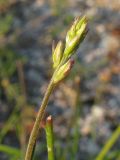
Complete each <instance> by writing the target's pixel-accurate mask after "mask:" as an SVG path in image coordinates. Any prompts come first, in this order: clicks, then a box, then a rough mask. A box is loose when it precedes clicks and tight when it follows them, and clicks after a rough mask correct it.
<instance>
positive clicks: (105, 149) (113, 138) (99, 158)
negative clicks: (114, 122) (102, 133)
mask: <svg viewBox="0 0 120 160" xmlns="http://www.w3.org/2000/svg"><path fill="white" fill-rule="evenodd" d="M119 136H120V126H118V127H117V129H116V130H115V131H114V133H113V134H112V136H111V138H110V139H109V140H108V142H107V143H106V144H105V146H104V147H103V149H102V151H101V152H100V153H99V155H98V156H97V158H96V159H95V160H103V158H104V157H105V155H106V154H107V152H108V151H109V150H110V149H111V147H112V146H113V145H114V143H115V142H116V140H117V139H118V137H119Z"/></svg>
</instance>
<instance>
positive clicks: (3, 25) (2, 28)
mask: <svg viewBox="0 0 120 160" xmlns="http://www.w3.org/2000/svg"><path fill="white" fill-rule="evenodd" d="M12 20H13V16H12V15H6V16H5V17H2V16H0V36H1V35H4V34H6V33H7V32H8V31H9V29H10V27H11V24H12Z"/></svg>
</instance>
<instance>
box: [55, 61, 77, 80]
mask: <svg viewBox="0 0 120 160" xmlns="http://www.w3.org/2000/svg"><path fill="white" fill-rule="evenodd" d="M73 62H74V61H73V60H71V59H69V60H68V61H67V62H66V63H65V64H63V65H62V66H61V67H60V68H59V70H57V72H56V73H55V74H54V78H53V81H54V83H58V82H60V81H61V80H62V79H64V78H65V77H66V76H67V75H68V73H69V72H70V70H71V68H72V66H73Z"/></svg>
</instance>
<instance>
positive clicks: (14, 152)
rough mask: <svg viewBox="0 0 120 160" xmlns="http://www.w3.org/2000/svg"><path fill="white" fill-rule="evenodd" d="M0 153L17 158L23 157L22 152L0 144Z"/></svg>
mask: <svg viewBox="0 0 120 160" xmlns="http://www.w3.org/2000/svg"><path fill="white" fill-rule="evenodd" d="M0 152H5V153H7V154H9V155H13V156H16V157H20V155H21V152H20V150H19V149H16V148H13V147H10V146H7V145H3V144H0Z"/></svg>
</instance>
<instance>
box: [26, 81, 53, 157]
mask: <svg viewBox="0 0 120 160" xmlns="http://www.w3.org/2000/svg"><path fill="white" fill-rule="evenodd" d="M54 87H55V85H54V83H53V81H52V80H51V81H50V83H49V85H48V88H47V91H46V93H45V96H44V98H43V101H42V104H41V106H40V109H39V111H38V114H37V117H36V121H35V123H34V126H33V129H32V132H31V135H30V138H29V142H28V147H27V151H26V155H25V160H31V159H32V154H33V149H34V146H35V142H36V139H37V136H38V132H39V128H40V123H41V121H42V118H43V116H44V113H45V109H46V107H47V104H48V100H49V97H50V94H51V93H52V91H53V89H54Z"/></svg>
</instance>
